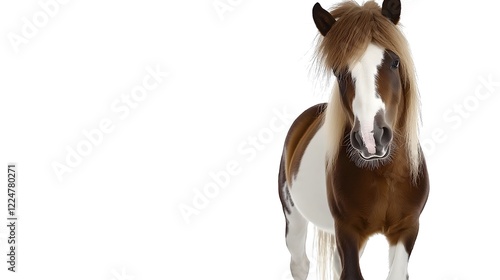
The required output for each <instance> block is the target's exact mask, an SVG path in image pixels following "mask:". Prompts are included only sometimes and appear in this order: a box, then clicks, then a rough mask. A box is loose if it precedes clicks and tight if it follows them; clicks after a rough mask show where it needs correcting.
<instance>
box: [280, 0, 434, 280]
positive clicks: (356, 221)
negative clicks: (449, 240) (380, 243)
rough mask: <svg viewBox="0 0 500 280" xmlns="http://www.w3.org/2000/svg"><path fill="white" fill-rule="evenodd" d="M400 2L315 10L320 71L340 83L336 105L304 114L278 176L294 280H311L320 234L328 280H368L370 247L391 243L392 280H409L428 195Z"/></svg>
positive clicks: (331, 103)
mask: <svg viewBox="0 0 500 280" xmlns="http://www.w3.org/2000/svg"><path fill="white" fill-rule="evenodd" d="M400 14H401V2H400V1H399V0H384V1H383V3H382V6H379V5H378V4H377V3H375V2H374V1H369V2H366V3H364V4H363V5H359V4H357V3H356V2H354V1H345V2H342V3H340V4H338V5H337V6H334V7H333V8H332V9H331V10H330V11H327V10H325V9H323V8H322V7H321V5H320V4H319V3H316V4H315V5H314V7H313V10H312V15H313V20H314V23H315V25H316V27H317V29H318V30H319V33H320V34H319V35H318V45H317V48H316V55H315V58H316V62H317V64H318V65H319V67H318V69H319V70H320V71H321V72H322V73H324V74H326V76H327V77H333V76H335V79H334V80H333V89H332V94H331V98H330V100H329V102H328V103H322V104H317V105H314V106H312V107H310V108H309V109H307V110H305V111H304V112H303V113H302V114H300V115H299V116H298V117H297V118H296V119H295V121H294V122H293V123H292V125H291V127H290V129H289V131H288V133H287V136H286V138H285V143H284V148H283V153H282V156H281V162H280V167H279V174H278V187H279V197H280V200H281V204H282V207H283V213H284V214H285V220H286V229H285V239H286V245H287V248H288V250H289V252H290V255H291V261H290V269H291V273H292V276H293V278H294V280H303V279H306V278H307V276H308V273H309V266H310V262H309V259H308V257H307V254H306V247H305V244H306V238H307V227H308V224H309V223H312V224H313V225H314V226H315V228H316V237H317V240H316V242H315V244H316V246H317V250H316V251H317V253H318V267H319V269H320V275H321V277H322V278H323V279H325V278H326V277H331V275H332V274H333V278H334V279H343V280H344V279H349V280H360V279H363V276H362V273H361V269H360V266H359V258H360V257H361V255H362V253H363V249H364V247H365V245H366V242H367V240H368V238H369V237H370V236H371V235H373V234H377V233H379V234H383V235H385V237H386V239H387V241H388V243H389V275H388V278H387V279H388V280H402V279H408V261H409V257H410V254H411V252H412V250H413V247H414V243H415V240H416V238H417V235H418V231H419V217H420V214H421V212H422V211H423V209H424V206H425V204H426V202H427V198H428V195H429V175H428V172H427V167H426V163H425V158H424V155H423V152H422V149H421V147H420V144H419V140H418V127H419V124H420V101H419V92H418V88H417V84H416V76H415V70H414V65H413V61H412V58H411V55H410V51H409V47H408V43H407V40H406V39H405V37H404V35H403V34H402V32H401V31H400V29H399V27H398V23H399V19H400Z"/></svg>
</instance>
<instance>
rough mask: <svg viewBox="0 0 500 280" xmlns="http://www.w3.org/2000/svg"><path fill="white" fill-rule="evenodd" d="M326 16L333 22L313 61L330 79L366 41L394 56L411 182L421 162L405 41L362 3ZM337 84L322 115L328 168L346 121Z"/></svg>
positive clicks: (417, 117) (415, 98)
mask: <svg viewBox="0 0 500 280" xmlns="http://www.w3.org/2000/svg"><path fill="white" fill-rule="evenodd" d="M330 13H331V14H332V15H333V17H335V19H336V22H335V24H334V25H333V27H332V28H331V30H330V31H329V32H328V34H326V36H324V37H321V38H320V39H319V40H318V45H317V49H316V55H315V59H316V62H317V63H318V65H319V69H320V70H321V71H322V72H324V73H325V74H326V75H327V76H328V77H331V73H332V69H346V68H347V67H348V66H349V65H350V64H351V63H352V62H354V61H356V60H357V59H359V57H360V56H361V55H362V53H363V52H364V51H365V50H366V48H367V46H368V44H369V43H370V42H372V43H375V44H377V45H379V46H380V47H382V48H385V49H387V50H391V51H393V52H394V53H396V54H397V55H398V56H399V58H400V61H401V66H400V70H399V71H400V76H401V79H402V81H401V82H402V86H403V94H404V101H405V104H404V107H405V110H404V112H405V113H404V114H403V116H404V119H402V120H399V124H401V125H400V126H399V127H402V128H403V131H399V132H398V133H399V134H400V135H401V136H402V137H403V139H404V145H405V147H404V148H405V150H406V153H407V158H408V164H409V168H410V173H411V177H412V178H413V179H414V180H415V179H416V177H417V175H418V173H419V167H420V163H421V154H420V146H419V141H418V130H419V124H420V100H419V93H418V88H417V84H416V76H415V68H414V64H413V60H412V58H411V54H410V50H409V47H408V42H407V41H406V39H405V37H404V35H403V34H402V32H401V31H400V30H399V28H398V26H396V25H395V24H393V23H392V22H391V21H389V20H388V19H387V18H386V17H385V16H383V15H382V13H381V8H380V6H379V5H378V4H377V3H375V2H373V1H369V2H366V3H365V4H364V5H363V6H360V5H358V4H357V3H356V2H354V1H346V2H342V3H340V4H338V5H337V6H335V7H333V8H332V9H331V11H330ZM343 110H344V109H343V107H342V103H341V99H340V94H339V88H338V83H337V82H334V86H333V90H332V95H331V100H330V103H329V105H328V108H327V110H326V113H325V120H324V125H326V129H327V130H328V137H329V139H330V141H329V147H328V168H332V167H333V166H334V164H335V161H336V159H337V154H338V151H339V147H340V145H341V144H342V141H343V137H344V130H345V128H346V126H347V118H346V116H345V113H344V111H343Z"/></svg>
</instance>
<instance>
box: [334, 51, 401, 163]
mask: <svg viewBox="0 0 500 280" xmlns="http://www.w3.org/2000/svg"><path fill="white" fill-rule="evenodd" d="M399 64H400V60H399V57H398V56H397V55H396V54H395V53H394V52H392V51H390V50H385V49H383V48H381V47H379V46H377V45H375V44H369V45H368V47H367V49H366V50H365V52H364V53H363V54H362V55H361V57H360V58H359V59H358V60H356V61H355V62H353V63H351V64H350V65H349V67H348V68H347V69H344V70H341V71H335V72H336V73H335V76H336V77H337V81H338V85H339V92H340V97H341V100H342V106H343V108H344V110H345V112H346V113H347V115H348V120H349V122H350V127H351V131H350V137H349V139H350V143H351V146H352V147H353V148H354V151H355V152H357V154H359V156H360V158H361V159H362V160H366V161H370V160H381V159H385V158H387V157H388V156H389V155H390V152H391V144H392V140H393V131H394V130H395V125H396V123H397V119H398V118H399V113H400V112H399V110H398V108H399V107H400V102H401V101H402V97H401V95H402V85H401V77H400V74H399ZM355 156H356V154H355Z"/></svg>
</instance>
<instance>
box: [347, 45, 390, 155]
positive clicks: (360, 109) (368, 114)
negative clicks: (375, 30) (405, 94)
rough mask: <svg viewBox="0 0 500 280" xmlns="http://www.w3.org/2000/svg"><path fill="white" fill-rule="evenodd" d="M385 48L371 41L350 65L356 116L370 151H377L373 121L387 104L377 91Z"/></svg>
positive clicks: (353, 106) (364, 141)
mask: <svg viewBox="0 0 500 280" xmlns="http://www.w3.org/2000/svg"><path fill="white" fill-rule="evenodd" d="M384 52H385V50H384V49H383V48H381V47H379V46H377V45H375V44H372V43H370V44H369V45H368V48H367V49H366V51H365V53H364V54H363V55H362V56H361V58H360V59H359V60H358V61H356V62H355V63H353V64H352V65H351V66H350V70H351V76H352V78H353V81H354V87H355V92H356V94H355V96H354V100H353V101H352V109H353V112H354V116H355V117H356V119H357V120H358V121H359V124H360V133H361V137H362V138H363V143H364V145H365V147H366V149H367V150H368V152H369V153H371V154H374V153H375V139H374V138H373V123H374V121H375V115H376V114H377V112H378V111H380V110H385V104H384V103H383V102H382V99H381V98H380V96H379V94H378V93H377V85H376V80H377V73H378V67H379V66H380V64H382V60H383V58H384Z"/></svg>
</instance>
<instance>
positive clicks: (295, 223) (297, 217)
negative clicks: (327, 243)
mask: <svg viewBox="0 0 500 280" xmlns="http://www.w3.org/2000/svg"><path fill="white" fill-rule="evenodd" d="M285 218H286V233H285V238H286V245H287V247H288V251H289V252H290V255H291V260H290V270H291V272H292V276H293V279H294V280H305V279H307V275H308V274H309V259H308V258H307V254H306V239H307V225H308V223H309V222H308V221H307V220H306V219H305V218H304V217H303V216H302V215H301V214H300V213H299V211H298V210H297V208H295V207H294V206H291V207H290V212H286V211H285Z"/></svg>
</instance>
